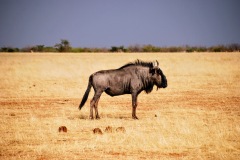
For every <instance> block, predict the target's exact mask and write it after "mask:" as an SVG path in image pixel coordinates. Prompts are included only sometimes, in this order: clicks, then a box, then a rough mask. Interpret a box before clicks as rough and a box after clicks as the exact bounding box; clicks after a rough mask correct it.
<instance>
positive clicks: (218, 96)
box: [0, 53, 240, 160]
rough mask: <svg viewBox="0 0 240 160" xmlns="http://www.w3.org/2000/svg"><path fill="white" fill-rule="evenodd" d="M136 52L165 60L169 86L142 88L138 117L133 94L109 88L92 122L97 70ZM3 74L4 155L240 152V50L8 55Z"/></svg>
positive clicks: (0, 63)
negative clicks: (90, 84) (93, 77)
mask: <svg viewBox="0 0 240 160" xmlns="http://www.w3.org/2000/svg"><path fill="white" fill-rule="evenodd" d="M136 59H141V60H144V61H154V60H158V61H159V63H160V68H161V69H162V70H163V72H164V74H165V75H166V77H167V79H168V87H167V88H165V89H159V90H158V91H157V90H156V87H155V88H154V89H153V91H152V92H151V93H150V94H146V93H144V92H142V93H141V94H140V96H139V98H138V108H137V116H138V118H139V120H133V119H132V118H131V110H132V109H131V96H130V95H123V96H117V97H110V96H108V95H106V94H103V95H102V96H101V99H100V101H99V113H100V117H101V119H100V120H89V110H90V109H89V105H90V104H89V103H90V100H91V98H92V96H93V89H92V90H91V92H90V95H89V98H88V101H87V102H86V104H85V106H84V107H83V108H82V110H79V109H78V105H79V103H80V101H81V99H82V96H83V94H84V92H85V90H86V88H87V83H88V77H89V76H90V74H92V73H94V72H96V71H98V70H105V69H115V68H119V67H121V66H122V65H124V64H126V63H128V62H132V61H135V60H136ZM0 73H1V74H0V132H1V135H0V137H1V138H0V159H38V160H45V159H46V160H47V159H218V160H219V159H224V160H225V159H238V158H239V157H240V53H77V54H76V53H75V54H74V53H16V54H8V53H1V54H0ZM60 126H66V128H67V132H59V130H58V129H59V127H60ZM108 126H109V127H111V128H112V131H111V132H109V131H105V128H107V127H108ZM118 127H124V129H125V132H118V131H117V130H116V129H117V128H118ZM94 128H99V129H101V130H102V134H94V133H93V129H94Z"/></svg>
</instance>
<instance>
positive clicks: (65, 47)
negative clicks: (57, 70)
mask: <svg viewBox="0 0 240 160" xmlns="http://www.w3.org/2000/svg"><path fill="white" fill-rule="evenodd" d="M55 48H56V49H57V51H59V52H69V51H71V45H70V42H69V41H68V40H66V39H62V40H61V43H57V44H56V45H55Z"/></svg>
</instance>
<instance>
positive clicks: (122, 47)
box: [110, 46, 127, 52]
mask: <svg viewBox="0 0 240 160" xmlns="http://www.w3.org/2000/svg"><path fill="white" fill-rule="evenodd" d="M126 51H127V49H126V48H124V46H119V47H116V46H112V47H111V49H110V52H126Z"/></svg>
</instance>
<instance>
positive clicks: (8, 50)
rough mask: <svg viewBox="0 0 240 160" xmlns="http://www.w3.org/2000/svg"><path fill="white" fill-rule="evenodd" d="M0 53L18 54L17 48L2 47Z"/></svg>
mask: <svg viewBox="0 0 240 160" xmlns="http://www.w3.org/2000/svg"><path fill="white" fill-rule="evenodd" d="M0 52H19V49H18V48H12V47H2V48H1V49H0Z"/></svg>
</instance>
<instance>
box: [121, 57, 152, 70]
mask: <svg viewBox="0 0 240 160" xmlns="http://www.w3.org/2000/svg"><path fill="white" fill-rule="evenodd" d="M129 66H143V67H149V68H152V67H153V63H152V62H144V61H141V60H139V59H137V60H136V61H135V62H130V63H127V64H125V65H124V66H122V67H120V68H118V69H123V68H126V67H129Z"/></svg>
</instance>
